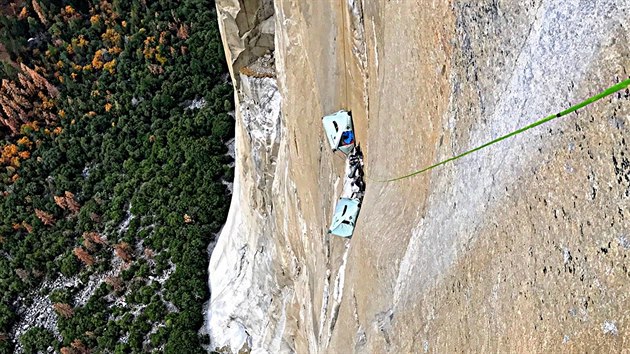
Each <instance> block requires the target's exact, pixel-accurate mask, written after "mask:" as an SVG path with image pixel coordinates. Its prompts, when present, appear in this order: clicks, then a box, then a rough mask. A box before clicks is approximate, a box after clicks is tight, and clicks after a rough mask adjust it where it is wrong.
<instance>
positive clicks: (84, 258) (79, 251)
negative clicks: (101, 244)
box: [73, 247, 96, 267]
mask: <svg viewBox="0 0 630 354" xmlns="http://www.w3.org/2000/svg"><path fill="white" fill-rule="evenodd" d="M73 253H74V255H75V256H76V257H77V258H78V259H79V260H80V261H81V262H83V264H85V265H86V266H88V267H91V266H93V265H94V263H96V262H95V261H94V257H92V255H90V254H89V253H88V251H86V250H84V249H83V247H76V248H75V249H74V250H73Z"/></svg>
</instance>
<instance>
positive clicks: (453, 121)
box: [208, 0, 630, 353]
mask: <svg viewBox="0 0 630 354" xmlns="http://www.w3.org/2000/svg"><path fill="white" fill-rule="evenodd" d="M217 8H218V13H219V22H220V26H221V29H222V36H223V39H224V44H225V48H226V52H227V57H228V60H229V62H230V63H232V68H231V73H232V78H233V81H234V84H235V87H236V88H237V93H236V96H237V97H236V98H237V107H238V108H237V112H236V121H237V138H236V156H237V158H236V160H237V162H236V166H237V167H236V173H235V183H234V197H233V201H232V207H231V210H230V217H229V220H228V224H227V225H226V227H225V228H224V230H223V232H222V234H221V237H220V238H219V241H218V244H217V246H216V248H215V250H214V253H213V255H212V260H211V264H210V274H211V276H210V277H211V279H210V286H211V291H212V299H211V302H210V307H209V309H208V316H209V319H210V323H211V337H212V340H213V344H214V346H215V347H217V348H221V347H223V348H226V349H229V350H230V351H233V352H236V351H238V350H240V349H243V350H247V349H250V350H252V352H270V353H276V352H297V353H306V352H310V353H320V352H329V353H351V352H356V353H365V352H374V353H381V352H383V353H384V352H392V353H418V352H457V351H473V352H486V351H491V352H561V351H562V352H576V351H587V352H593V351H602V352H620V351H622V350H623V349H624V348H629V347H630V311H629V310H628V308H630V299H629V295H628V294H629V293H630V157H629V156H630V152H629V149H628V144H630V117H629V114H630V93H629V92H628V91H627V90H626V91H624V92H621V93H619V94H615V95H613V96H610V97H608V98H605V99H603V100H602V101H599V102H597V103H595V104H593V105H591V106H589V107H587V108H585V109H582V110H579V111H578V113H576V114H572V115H570V116H567V117H563V118H560V119H557V120H554V121H552V122H550V123H548V124H546V125H543V126H541V127H538V128H536V129H534V130H530V131H528V132H526V133H524V134H521V135H519V136H517V137H514V138H511V139H510V140H507V141H504V142H502V143H500V144H497V145H494V146H492V147H490V148H488V149H485V150H483V151H480V152H477V153H475V154H472V155H469V156H467V157H465V158H463V159H461V160H458V161H456V162H454V163H450V164H448V165H445V166H443V167H440V168H438V169H435V170H433V171H431V172H429V173H426V174H423V175H419V176H416V177H413V178H410V179H406V180H403V181H400V182H390V183H380V182H376V180H381V179H385V178H389V177H396V176H400V175H403V174H406V173H409V172H411V171H413V170H416V169H419V168H422V167H424V166H426V165H429V164H431V163H433V162H436V161H439V160H442V159H445V158H448V157H450V156H452V155H454V154H457V153H461V152H463V151H465V150H468V149H470V148H472V147H475V146H477V145H480V144H482V143H484V142H486V141H489V140H491V139H493V138H496V137H498V136H500V135H502V134H505V133H507V132H509V131H511V130H514V129H516V128H518V127H521V126H524V125H526V124H528V123H531V122H533V121H534V120H537V119H539V118H541V117H544V116H547V115H549V114H552V113H556V112H559V111H561V110H563V109H564V108H567V107H569V106H570V105H572V104H575V103H577V102H578V101H581V100H583V99H585V98H587V97H590V96H592V95H594V94H596V93H598V92H600V91H601V90H603V89H605V88H607V87H609V86H611V85H613V84H614V83H616V82H619V81H621V80H624V79H627V78H628V76H629V75H630V16H628V14H629V13H630V3H628V2H627V1H623V0H601V1H597V2H595V1H581V0H568V1H559V0H555V1H552V0H529V1H502V0H500V1H496V0H482V1H475V2H470V1H457V0H455V1H452V2H439V1H428V0H418V1H416V2H410V1H394V0H392V1H386V0H379V1H360V0H347V1H341V0H340V1H332V0H322V1H298V0H275V1H272V0H249V1H245V0H218V1H217ZM244 19H246V20H244ZM270 36H271V37H270ZM270 38H273V40H270ZM271 53H273V56H272V55H271ZM261 58H262V59H261ZM269 58H273V62H274V65H275V66H274V73H273V74H271V72H270V71H268V70H263V71H261V70H257V68H259V66H260V63H261V62H269ZM266 67H267V68H268V65H267V66H266ZM339 109H348V110H352V112H353V117H354V125H355V129H356V133H357V138H358V140H359V141H360V142H361V147H362V149H363V152H364V157H365V159H364V162H365V171H366V175H367V178H366V183H367V189H366V194H365V199H364V201H363V208H362V211H361V214H360V218H359V221H358V224H357V225H358V226H357V229H356V232H355V236H354V237H353V239H352V240H346V239H341V238H336V237H332V236H329V235H327V234H326V230H327V226H328V222H329V221H330V217H331V215H332V212H333V209H334V202H335V200H336V198H337V196H338V195H339V193H340V192H341V189H342V188H343V186H342V184H343V183H342V181H343V173H344V163H343V160H342V159H340V158H338V157H335V156H334V154H333V153H332V152H331V151H329V149H328V147H327V143H326V141H325V137H324V135H323V132H322V131H321V127H320V119H321V117H322V116H323V115H324V114H327V113H331V112H334V111H337V110H339ZM213 321H214V322H213Z"/></svg>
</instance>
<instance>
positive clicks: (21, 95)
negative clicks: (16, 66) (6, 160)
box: [0, 64, 59, 134]
mask: <svg viewBox="0 0 630 354" xmlns="http://www.w3.org/2000/svg"><path fill="white" fill-rule="evenodd" d="M20 69H21V72H19V73H18V74H17V80H7V79H4V80H2V84H1V85H0V106H1V107H2V110H1V111H0V125H2V126H4V127H6V128H8V129H9V130H10V131H11V133H12V134H18V133H19V132H20V127H21V126H22V125H24V124H29V123H32V122H35V121H43V122H45V123H46V124H52V123H54V122H55V121H56V120H57V116H56V115H55V114H54V100H55V98H57V96H58V95H59V91H58V90H57V88H56V87H55V86H53V85H52V84H51V83H50V82H48V80H46V78H44V77H43V76H41V75H40V74H39V73H38V72H37V70H33V69H31V68H29V67H28V66H26V65H24V64H20Z"/></svg>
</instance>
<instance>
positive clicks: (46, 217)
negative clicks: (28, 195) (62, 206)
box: [35, 209, 55, 226]
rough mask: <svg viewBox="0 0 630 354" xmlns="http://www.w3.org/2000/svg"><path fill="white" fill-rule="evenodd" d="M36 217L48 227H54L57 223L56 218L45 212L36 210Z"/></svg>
mask: <svg viewBox="0 0 630 354" xmlns="http://www.w3.org/2000/svg"><path fill="white" fill-rule="evenodd" d="M35 216H37V218H38V219H39V220H41V222H42V223H44V225H46V226H50V225H53V224H54V223H55V218H54V217H53V216H52V215H51V214H50V213H47V212H45V211H43V210H39V209H35Z"/></svg>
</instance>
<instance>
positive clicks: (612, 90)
mask: <svg viewBox="0 0 630 354" xmlns="http://www.w3.org/2000/svg"><path fill="white" fill-rule="evenodd" d="M629 85H630V79H627V80H624V81H622V82H620V83H618V84H616V85H614V86H611V87H609V88H607V89H606V90H604V91H602V92H601V93H599V94H597V95H595V96H593V97H591V98H588V99H586V100H585V101H582V102H580V103H578V104H576V105H575V106H572V107H570V108H568V109H566V110H564V111H562V112H560V113H557V114H553V115H550V116H549V117H545V118H543V119H540V120H538V121H536V122H534V123H532V124H530V125H527V126H525V127H522V128H520V129H518V130H515V131H513V132H511V133H508V134H505V135H503V136H501V137H498V138H496V139H494V140H492V141H489V142H487V143H485V144H483V145H480V146H477V147H476V148H474V149H471V150H468V151H466V152H464V153H461V154H459V155H457V156H453V157H451V158H448V159H446V160H444V161H440V162H438V163H436V164H434V165H431V166H428V167H425V168H423V169H421V170H418V171H415V172H412V173H409V174H406V175H404V176H400V177H396V178H391V179H386V180H377V181H376V182H394V181H399V180H401V179H405V178H409V177H413V176H416V175H419V174H421V173H423V172H427V171H429V170H432V169H434V168H436V167H438V166H441V165H444V164H446V163H448V162H451V161H455V160H457V159H459V158H462V157H464V156H466V155H469V154H472V153H473V152H475V151H479V150H481V149H483V148H486V147H488V146H490V145H492V144H495V143H498V142H499V141H501V140H505V139H507V138H510V137H513V136H515V135H518V134H520V133H523V132H525V131H527V130H530V129H532V128H534V127H537V126H539V125H541V124H545V123H547V122H549V121H551V120H554V119H556V118H560V117H562V116H565V115H567V114H569V113H573V112H575V111H577V110H578V109H580V108H583V107H586V106H588V105H590V104H591V103H594V102H596V101H599V100H601V99H602V98H604V97H606V96H609V95H612V94H613V93H616V92H619V91H621V90H623V89H624V88H627V87H628V86H629Z"/></svg>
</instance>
